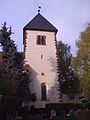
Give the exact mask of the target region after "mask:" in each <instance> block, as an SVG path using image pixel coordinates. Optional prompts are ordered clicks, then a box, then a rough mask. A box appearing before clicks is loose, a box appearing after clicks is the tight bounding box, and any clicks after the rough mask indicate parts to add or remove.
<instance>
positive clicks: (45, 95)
mask: <svg viewBox="0 0 90 120" xmlns="http://www.w3.org/2000/svg"><path fill="white" fill-rule="evenodd" d="M57 31H58V30H57V29H56V28H55V27H54V26H53V25H52V24H51V23H50V22H49V21H48V20H46V19H45V18H44V17H43V16H42V15H41V14H40V13H38V14H37V15H36V16H35V17H34V18H33V19H32V20H31V21H30V22H29V23H28V24H27V25H26V26H25V27H24V28H23V36H24V37H23V38H24V57H25V58H24V61H25V64H26V65H27V66H29V71H30V72H31V76H32V82H31V83H30V91H31V92H32V93H35V94H36V98H37V100H36V101H35V102H32V103H31V102H30V105H34V106H35V107H36V108H44V107H45V104H48V103H58V83H57V80H58V75H57V55H56V52H57V50H56V34H57Z"/></svg>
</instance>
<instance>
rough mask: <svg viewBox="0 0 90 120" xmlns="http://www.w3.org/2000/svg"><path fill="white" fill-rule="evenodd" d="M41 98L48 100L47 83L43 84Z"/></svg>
mask: <svg viewBox="0 0 90 120" xmlns="http://www.w3.org/2000/svg"><path fill="white" fill-rule="evenodd" d="M41 97H42V100H46V99H47V97H46V84H45V83H42V84H41Z"/></svg>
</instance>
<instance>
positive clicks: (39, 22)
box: [24, 13, 58, 33]
mask: <svg viewBox="0 0 90 120" xmlns="http://www.w3.org/2000/svg"><path fill="white" fill-rule="evenodd" d="M24 29H25V30H41V31H49V32H56V33H57V31H58V30H57V28H55V27H54V26H53V25H52V24H51V23H50V22H49V21H48V20H46V19H45V18H44V17H43V16H42V15H41V14H40V13H38V14H37V15H36V16H35V17H34V18H33V19H32V20H31V21H30V22H29V23H28V24H27V25H26V26H25V27H24Z"/></svg>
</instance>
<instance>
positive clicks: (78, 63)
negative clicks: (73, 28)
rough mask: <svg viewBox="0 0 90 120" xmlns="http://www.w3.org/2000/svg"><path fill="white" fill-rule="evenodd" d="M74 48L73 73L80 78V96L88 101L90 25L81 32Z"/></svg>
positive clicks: (89, 85) (89, 93)
mask: <svg viewBox="0 0 90 120" xmlns="http://www.w3.org/2000/svg"><path fill="white" fill-rule="evenodd" d="M76 46H77V48H78V50H77V55H76V57H75V58H74V59H73V61H72V64H73V67H74V71H75V73H76V74H77V75H78V76H79V78H80V86H81V90H82V94H83V95H84V96H85V98H86V100H90V23H89V24H88V26H87V27H86V29H85V31H83V32H81V34H80V37H79V40H78V41H77V42H76Z"/></svg>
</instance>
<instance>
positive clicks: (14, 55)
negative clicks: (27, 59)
mask: <svg viewBox="0 0 90 120" xmlns="http://www.w3.org/2000/svg"><path fill="white" fill-rule="evenodd" d="M11 34H12V30H11V28H10V29H9V30H8V29H7V27H6V23H4V25H3V27H2V29H1V30H0V43H1V46H2V50H3V51H2V64H3V65H4V71H3V74H4V77H3V79H2V81H3V83H6V81H7V84H6V86H8V87H9V88H10V91H11V92H12V93H10V92H9V93H8V94H9V95H11V94H16V95H18V96H20V97H22V98H23V99H24V100H25V101H27V100H35V98H33V97H32V96H34V97H35V95H34V94H31V92H30V88H29V87H30V81H31V79H30V74H29V73H27V72H24V70H23V53H20V52H17V47H16V45H15V44H14V41H13V40H11V37H10V36H11Z"/></svg>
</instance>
